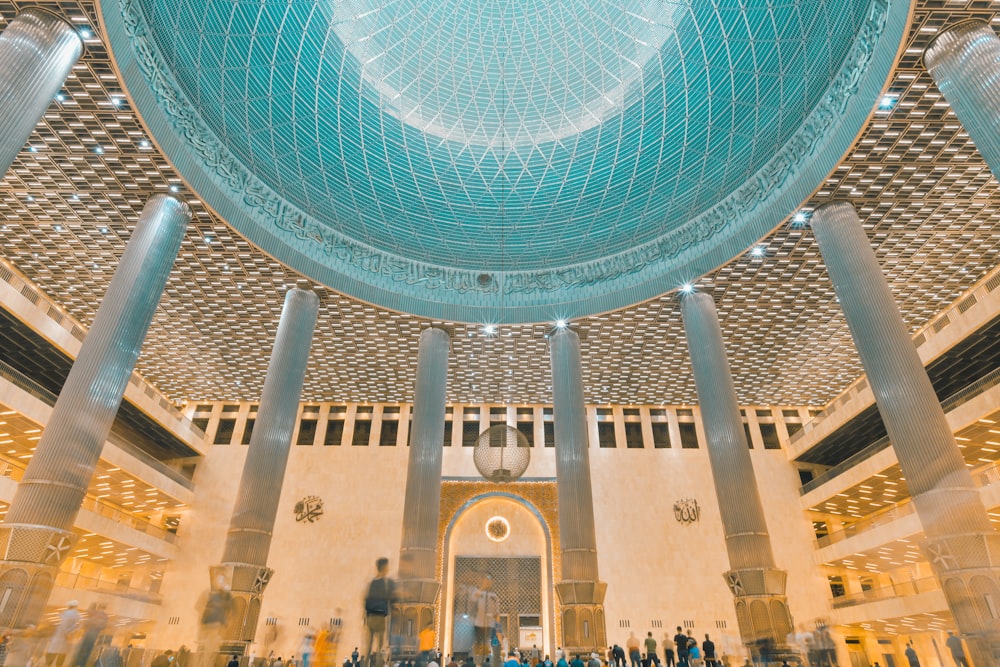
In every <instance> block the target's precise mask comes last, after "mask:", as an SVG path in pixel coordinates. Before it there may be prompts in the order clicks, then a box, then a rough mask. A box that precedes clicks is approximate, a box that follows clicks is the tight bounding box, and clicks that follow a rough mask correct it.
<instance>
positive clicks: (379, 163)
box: [101, 0, 908, 321]
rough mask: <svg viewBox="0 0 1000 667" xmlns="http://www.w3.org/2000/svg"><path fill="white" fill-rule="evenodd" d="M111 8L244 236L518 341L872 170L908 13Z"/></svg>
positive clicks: (120, 43) (641, 4)
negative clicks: (513, 333)
mask: <svg viewBox="0 0 1000 667" xmlns="http://www.w3.org/2000/svg"><path fill="white" fill-rule="evenodd" d="M101 7H102V11H103V12H104V17H103V18H104V22H105V25H106V29H107V31H108V36H109V38H110V41H111V44H112V47H113V52H114V55H115V58H116V61H117V62H118V65H119V67H120V69H121V71H122V73H123V76H124V78H125V80H126V84H127V85H128V88H129V92H130V95H131V96H132V97H133V99H134V101H135V103H136V105H137V107H138V109H139V110H140V112H141V113H142V116H143V118H144V120H145V121H146V123H147V124H148V125H149V127H150V129H151V131H152V134H153V136H154V137H155V138H156V140H157V141H158V143H159V144H160V145H161V147H163V148H164V150H165V151H166V153H167V154H168V156H169V157H170V158H171V159H172V160H173V161H174V163H175V164H176V165H177V167H178V169H179V170H180V172H181V173H182V174H183V175H184V177H185V178H186V179H187V180H188V182H189V183H190V184H191V185H192V187H193V188H194V189H195V190H196V191H198V192H199V194H200V195H201V196H202V197H204V199H205V201H206V203H208V204H209V205H210V206H212V207H213V208H215V209H216V210H218V211H219V212H220V213H221V214H223V215H224V217H226V219H227V220H229V221H230V223H231V224H233V225H234V226H235V227H236V228H237V229H238V230H239V231H241V232H242V233H244V234H245V235H246V236H248V237H249V238H250V239H251V240H252V241H254V242H256V243H258V244H259V245H261V247H262V248H263V249H264V250H266V251H268V252H270V253H272V254H274V255H275V256H276V257H278V258H279V259H281V260H283V261H285V262H286V263H288V264H290V265H291V266H293V267H294V268H297V269H299V270H301V271H303V272H305V273H306V274H308V275H311V276H313V277H314V278H316V279H317V280H320V281H322V282H325V283H327V284H329V285H330V286H331V287H334V288H335V289H339V290H342V291H345V292H347V293H350V294H353V295H354V296H357V297H359V298H362V299H365V300H369V301H373V302H376V303H379V304H381V305H385V306H388V307H392V308H397V309H400V310H404V311H408V312H414V313H418V314H424V315H430V316H435V317H448V318H449V319H459V320H484V319H492V320H496V321H501V320H507V321H528V320H543V319H550V318H553V317H556V316H576V315H581V314H584V313H591V312H599V311H602V310H607V309H609V308H614V307H619V306H623V305H627V304H629V303H633V302H635V301H639V300H641V299H643V298H649V297H651V296H654V295H655V294H658V293H661V292H663V291H666V290H668V289H670V288H672V287H676V286H677V285H678V284H680V283H681V282H683V280H684V279H690V278H693V277H696V276H697V275H698V273H700V272H702V271H705V270H708V269H710V268H712V267H713V266H715V265H717V264H718V263H721V262H724V261H726V260H727V259H728V258H729V257H730V256H732V255H733V254H735V253H737V252H739V251H740V250H742V249H743V248H745V247H746V246H747V245H749V244H751V243H753V241H754V240H755V239H756V238H758V237H759V236H761V235H763V234H764V233H766V232H767V231H768V229H770V228H771V227H773V226H774V225H775V224H777V223H778V222H779V221H780V219H781V218H782V217H784V216H786V215H787V214H789V213H790V212H791V211H792V210H793V209H794V207H795V206H797V205H798V203H799V202H800V201H802V200H803V199H804V198H805V197H806V196H807V195H808V194H809V192H810V191H811V190H812V189H813V188H815V187H816V186H817V185H818V184H819V183H820V182H821V181H822V178H824V177H825V176H826V173H827V172H828V171H829V170H830V169H831V168H832V166H833V164H834V163H835V160H836V159H837V158H839V156H840V154H842V153H843V151H844V150H846V148H847V147H848V145H849V143H850V141H851V140H852V139H853V137H854V136H855V134H856V133H857V131H858V130H859V129H860V127H861V124H862V123H863V121H864V119H865V117H866V116H867V113H868V112H869V111H870V109H871V107H872V106H873V104H874V103H875V101H876V100H877V98H878V93H879V91H880V88H881V86H882V84H883V82H884V78H885V76H886V75H887V73H888V71H889V69H890V67H891V64H892V62H893V59H894V57H895V54H896V50H897V48H898V45H899V40H900V39H901V35H902V30H903V24H904V22H905V18H906V15H907V12H908V7H907V6H906V4H905V3H902V2H888V0H869V1H866V2H843V1H840V0H808V1H802V0H799V1H778V2H776V1H775V0H744V2H741V3H732V2H723V1H722V0H688V1H686V2H678V1H676V0H663V1H659V2H654V1H650V0H632V1H630V2H618V3H611V2H607V1H605V0H566V1H565V2H558V3H553V2H549V1H544V0H484V1H483V2H477V3H470V2H465V1H463V0H338V1H337V2H314V1H312V0H308V1H306V0H254V1H252V2H251V1H245V0H237V1H233V0H169V1H168V0H118V1H117V2H105V3H102V4H101ZM748 190H749V192H748Z"/></svg>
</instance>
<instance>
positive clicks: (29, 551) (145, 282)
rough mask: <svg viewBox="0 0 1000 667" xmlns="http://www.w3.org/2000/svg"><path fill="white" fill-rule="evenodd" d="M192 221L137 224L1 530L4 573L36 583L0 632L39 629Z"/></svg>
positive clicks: (6, 604) (182, 217)
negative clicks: (15, 573)
mask: <svg viewBox="0 0 1000 667" xmlns="http://www.w3.org/2000/svg"><path fill="white" fill-rule="evenodd" d="M190 219H191V210H190V208H188V205H187V204H185V203H183V202H181V201H178V200H176V199H173V198H171V197H166V196H163V195H156V196H154V197H152V198H151V199H150V200H149V201H148V202H147V203H146V206H145V208H144V209H143V211H142V215H140V216H139V221H138V222H137V223H136V226H135V229H134V231H133V232H132V238H131V239H130V240H129V242H128V245H127V246H126V248H125V253H124V254H123V255H122V258H121V261H120V262H119V264H118V268H117V270H116V271H115V275H114V277H113V278H112V279H111V283H110V285H109V286H108V291H107V293H106V294H105V295H104V300H103V301H102V302H101V305H100V307H99V308H98V309H97V314H96V315H95V317H94V321H93V324H92V325H91V327H90V331H89V333H88V334H87V337H86V339H84V341H83V345H81V347H80V353H79V355H78V356H77V358H76V361H75V362H74V363H73V367H72V368H71V369H70V372H69V375H68V376H67V378H66V382H65V383H64V384H63V387H62V391H60V393H59V398H57V399H56V404H55V406H54V407H53V409H52V414H51V415H50V417H49V422H48V424H47V425H46V427H45V430H44V432H43V433H42V437H41V439H40V440H39V441H38V446H37V448H36V449H35V454H34V456H32V458H31V463H29V464H28V468H27V470H25V473H24V477H23V478H22V479H21V482H20V484H18V486H17V491H16V492H15V493H14V498H13V500H12V501H11V505H10V510H9V511H8V512H7V516H6V518H5V520H4V522H3V524H2V525H0V558H3V564H2V566H0V571H2V572H4V573H6V572H11V571H14V570H17V571H18V574H17V577H23V580H24V581H26V582H27V581H29V577H30V583H29V584H28V585H25V586H18V587H12V586H10V584H8V585H7V588H5V589H4V590H3V591H2V593H3V595H2V596H0V599H2V600H3V603H2V604H0V625H3V626H5V627H26V626H28V625H35V624H37V623H38V621H39V619H40V617H41V614H42V612H43V611H44V609H45V604H46V601H47V600H48V596H49V593H50V592H51V590H52V585H53V581H54V576H55V571H56V570H57V569H58V567H59V566H60V564H61V563H62V561H63V560H65V558H66V557H67V556H68V555H69V551H70V548H71V546H72V543H73V533H72V529H73V524H74V522H75V521H76V516H77V514H78V513H79V511H80V506H81V504H82V502H83V498H84V496H85V495H86V493H87V487H88V485H89V484H90V479H91V477H93V475H94V469H95V468H96V467H97V462H98V460H99V459H100V455H101V450H102V449H103V447H104V443H105V441H107V439H108V434H109V433H110V431H111V426H112V424H113V423H114V420H115V415H117V413H118V407H119V406H120V405H121V401H122V396H123V395H124V393H125V387H126V386H127V385H128V381H129V378H130V377H131V376H132V370H133V368H134V367H135V362H136V359H137V358H138V356H139V350H140V348H141V347H142V342H143V340H144V339H145V337H146V331H147V330H148V329H149V324H150V322H151V321H152V319H153V313H154V312H155V311H156V306H157V304H158V303H159V301H160V296H161V294H162V293H163V288H164V286H165V285H166V282H167V277H168V276H169V274H170V270H171V268H172V267H173V264H174V259H175V258H176V257H177V251H178V250H179V249H180V245H181V240H182V239H183V237H184V230H185V229H186V227H187V223H188V221H190ZM17 577H15V578H13V579H11V581H14V580H16V578H17ZM5 579H6V577H5Z"/></svg>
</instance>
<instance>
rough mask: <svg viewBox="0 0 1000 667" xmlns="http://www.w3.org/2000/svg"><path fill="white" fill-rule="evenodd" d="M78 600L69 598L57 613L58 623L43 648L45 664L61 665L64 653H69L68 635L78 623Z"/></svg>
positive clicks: (64, 658) (53, 666)
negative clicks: (47, 643)
mask: <svg viewBox="0 0 1000 667" xmlns="http://www.w3.org/2000/svg"><path fill="white" fill-rule="evenodd" d="M78 604H79V603H78V602H77V601H76V600H70V601H69V602H68V603H66V609H65V610H64V611H63V612H62V613H61V614H59V625H58V626H56V630H55V632H53V633H52V638H51V639H49V645H48V646H47V647H46V649H45V664H46V665H51V666H52V667H62V664H63V663H64V662H65V661H66V654H67V653H69V648H70V647H69V635H70V633H71V632H73V631H74V630H76V626H78V625H80V610H78V609H77V606H78Z"/></svg>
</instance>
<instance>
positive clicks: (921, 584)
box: [831, 577, 941, 609]
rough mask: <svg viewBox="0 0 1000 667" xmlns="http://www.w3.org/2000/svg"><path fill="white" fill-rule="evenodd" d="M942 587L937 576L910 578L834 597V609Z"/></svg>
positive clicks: (832, 603) (917, 593)
mask: <svg viewBox="0 0 1000 667" xmlns="http://www.w3.org/2000/svg"><path fill="white" fill-rule="evenodd" d="M940 589H941V584H940V583H939V582H938V580H937V577H925V578H923V579H910V580H909V581H903V582H900V583H898V584H893V585H891V586H883V587H882V588H872V589H871V590H867V591H861V592H860V593H852V594H851V595H841V596H838V597H835V598H833V600H832V601H831V605H832V606H833V608H834V609H841V608H843V607H853V606H855V605H859V604H865V603H868V602H875V601H877V600H890V599H892V598H901V597H908V596H911V595H919V594H921V593H929V592H931V591H937V590H940Z"/></svg>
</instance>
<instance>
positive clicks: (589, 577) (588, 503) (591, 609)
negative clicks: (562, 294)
mask: <svg viewBox="0 0 1000 667" xmlns="http://www.w3.org/2000/svg"><path fill="white" fill-rule="evenodd" d="M549 351H550V354H551V357H552V407H553V409H552V414H553V420H554V422H555V450H556V487H557V489H558V496H559V542H560V551H561V553H562V581H559V582H557V583H556V593H557V594H558V595H559V602H560V603H561V604H562V630H563V640H562V646H563V648H564V649H566V651H567V652H570V653H575V652H585V651H595V650H600V649H601V648H602V647H606V646H607V640H606V629H605V623H604V593H605V591H606V590H607V586H608V585H607V584H606V583H604V582H602V581H600V577H599V576H598V572H597V537H596V531H595V528H594V494H593V490H592V488H591V484H590V452H589V450H588V445H589V438H588V435H587V409H586V405H585V404H584V398H583V374H582V372H581V370H580V337H579V336H577V335H576V332H575V331H572V330H571V329H565V328H564V329H557V330H556V331H555V332H554V333H553V334H552V335H551V336H550V337H549Z"/></svg>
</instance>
